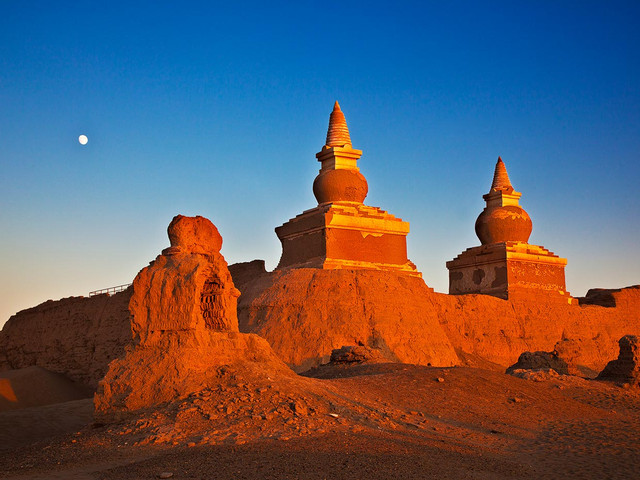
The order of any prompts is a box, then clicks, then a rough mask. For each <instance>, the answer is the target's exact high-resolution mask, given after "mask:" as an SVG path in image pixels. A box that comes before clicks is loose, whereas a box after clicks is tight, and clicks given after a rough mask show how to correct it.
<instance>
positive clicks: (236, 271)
mask: <svg viewBox="0 0 640 480" xmlns="http://www.w3.org/2000/svg"><path fill="white" fill-rule="evenodd" d="M229 272H231V276H232V277H233V284H234V285H235V286H236V287H237V288H239V289H240V291H242V290H243V287H244V286H245V285H246V284H247V283H249V282H251V281H253V280H255V279H257V278H260V277H264V276H265V275H267V270H266V268H265V265H264V260H253V261H251V262H242V263H234V264H233V265H229Z"/></svg>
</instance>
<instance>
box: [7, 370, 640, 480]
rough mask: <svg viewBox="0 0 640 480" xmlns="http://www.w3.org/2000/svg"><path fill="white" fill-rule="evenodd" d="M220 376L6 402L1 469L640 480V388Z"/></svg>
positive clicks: (459, 377) (330, 373)
mask: <svg viewBox="0 0 640 480" xmlns="http://www.w3.org/2000/svg"><path fill="white" fill-rule="evenodd" d="M313 375H314V376H315V377H316V378H303V377H299V378H298V379H294V381H288V382H286V381H282V382H280V381H278V380H277V379H274V380H271V379H266V380H264V379H262V380H258V379H256V380H255V382H254V381H253V380H249V381H247V380H246V379H245V380H243V381H242V382H239V381H238V379H234V378H229V379H223V380H222V381H221V384H220V385H218V386H216V387H215V388H212V389H210V390H209V391H204V392H199V393H197V394H195V395H192V396H191V397H189V398H187V399H182V400H180V401H176V402H174V403H173V404H171V405H169V406H166V407H165V408H163V409H159V410H150V411H148V412H143V413H141V414H140V415H137V416H136V417H130V418H127V419H125V420H123V421H122V422H120V423H116V424H111V425H100V424H96V423H93V421H92V420H91V404H90V400H76V401H73V402H66V403H61V404H56V405H48V406H41V407H31V408H28V409H23V410H14V411H6V412H2V413H0V441H1V447H0V478H5V479H14V478H15V479H18V478H22V479H25V478H29V479H105V480H120V479H122V480H124V479H151V478H159V477H158V476H159V475H160V474H162V473H163V472H168V473H171V474H173V476H172V477H171V478H175V479H214V478H215V479H258V478H260V479H283V478H284V479H307V478H308V479H342V478H345V479H347V478H349V479H368V480H374V479H388V478H403V479H406V478H438V479H454V478H455V479H461V478H470V479H515V478H571V479H581V478H584V479H604V478H607V479H616V478H628V479H635V478H640V389H638V388H637V387H631V388H624V387H621V386H617V385H611V384H608V383H602V382H596V381H589V380H583V379H580V378H577V377H569V376H561V377H548V376H547V377H544V376H543V377H542V381H532V380H526V379H521V378H515V377H512V376H509V375H505V374H503V373H501V372H498V371H491V370H483V369H476V368H446V369H445V368H429V367H418V366H409V365H398V364H378V365H360V366H356V367H349V368H341V367H326V368H321V369H320V370H318V371H316V372H314V373H313Z"/></svg>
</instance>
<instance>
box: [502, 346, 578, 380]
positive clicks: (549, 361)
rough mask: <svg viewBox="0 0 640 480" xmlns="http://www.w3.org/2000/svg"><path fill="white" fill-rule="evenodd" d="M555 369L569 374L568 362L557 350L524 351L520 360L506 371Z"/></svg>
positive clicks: (557, 371) (562, 373)
mask: <svg viewBox="0 0 640 480" xmlns="http://www.w3.org/2000/svg"><path fill="white" fill-rule="evenodd" d="M549 369H551V370H553V371H555V372H556V373H559V374H561V375H569V366H568V365H567V362H565V361H564V360H563V359H561V358H559V357H558V355H557V353H555V352H523V353H522V354H521V355H520V356H519V357H518V361H517V362H516V363H514V364H513V365H511V366H510V367H509V368H507V371H506V373H513V371H514V370H549Z"/></svg>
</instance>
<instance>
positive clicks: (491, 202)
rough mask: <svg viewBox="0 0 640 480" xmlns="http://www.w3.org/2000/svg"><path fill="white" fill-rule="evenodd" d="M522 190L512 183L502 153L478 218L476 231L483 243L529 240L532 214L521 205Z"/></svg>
mask: <svg viewBox="0 0 640 480" xmlns="http://www.w3.org/2000/svg"><path fill="white" fill-rule="evenodd" d="M520 196H521V194H520V193H518V192H516V191H515V190H514V188H513V186H512V185H511V181H510V180H509V175H508V174H507V168H506V166H505V164H504V162H503V161H502V159H501V158H500V157H498V163H497V164H496V168H495V172H494V175H493V182H492V184H491V189H490V190H489V193H488V194H486V195H485V196H484V199H485V201H486V202H487V206H486V207H485V209H484V210H483V211H482V213H481V214H480V215H479V216H478V218H477V220H476V235H478V238H479V239H480V242H482V244H483V245H488V244H491V243H501V242H525V243H526V242H528V241H529V237H530V236H531V231H532V229H533V223H532V222H531V217H529V214H528V213H527V212H526V211H525V210H524V209H523V208H522V207H521V206H520V205H518V199H519V198H520Z"/></svg>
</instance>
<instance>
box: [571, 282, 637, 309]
mask: <svg viewBox="0 0 640 480" xmlns="http://www.w3.org/2000/svg"><path fill="white" fill-rule="evenodd" d="M627 288H638V289H640V285H634V286H631V287H627ZM620 290H622V289H620V288H591V289H589V291H588V292H587V294H586V295H585V296H584V297H580V298H578V300H579V302H580V304H581V305H600V306H601V307H615V306H616V297H615V296H614V293H617V292H619V291H620Z"/></svg>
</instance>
